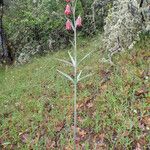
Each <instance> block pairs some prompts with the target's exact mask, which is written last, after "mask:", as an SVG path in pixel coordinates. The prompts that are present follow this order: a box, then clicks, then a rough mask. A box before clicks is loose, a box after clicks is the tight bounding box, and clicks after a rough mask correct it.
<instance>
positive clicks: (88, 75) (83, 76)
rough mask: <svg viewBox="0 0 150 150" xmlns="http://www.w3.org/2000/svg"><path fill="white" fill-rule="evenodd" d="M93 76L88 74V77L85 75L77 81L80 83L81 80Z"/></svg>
mask: <svg viewBox="0 0 150 150" xmlns="http://www.w3.org/2000/svg"><path fill="white" fill-rule="evenodd" d="M92 75H93V74H88V75H86V76H83V77H82V78H80V79H79V81H81V80H83V79H86V78H88V77H90V76H92Z"/></svg>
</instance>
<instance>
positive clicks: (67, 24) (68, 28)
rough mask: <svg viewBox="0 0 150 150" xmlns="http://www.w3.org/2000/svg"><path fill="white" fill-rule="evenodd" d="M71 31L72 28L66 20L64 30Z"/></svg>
mask: <svg viewBox="0 0 150 150" xmlns="http://www.w3.org/2000/svg"><path fill="white" fill-rule="evenodd" d="M71 29H72V26H71V21H70V20H69V19H68V20H67V22H66V30H68V31H69V30H71Z"/></svg>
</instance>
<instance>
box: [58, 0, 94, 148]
mask: <svg viewBox="0 0 150 150" xmlns="http://www.w3.org/2000/svg"><path fill="white" fill-rule="evenodd" d="M65 1H66V2H67V5H66V8H65V11H64V13H65V15H66V18H67V21H66V30H68V31H70V30H73V33H74V40H73V42H72V45H73V47H74V51H73V55H72V54H71V53H70V52H68V54H69V57H70V59H71V62H70V61H66V60H63V59H58V60H59V61H61V62H64V63H66V64H67V65H70V66H71V67H73V70H74V75H73V77H71V76H69V75H68V74H66V73H64V72H62V71H60V70H57V71H58V72H59V73H60V74H62V75H63V76H65V77H66V78H67V79H68V80H70V81H71V82H72V83H73V85H74V149H76V139H77V137H76V134H77V85H78V82H79V81H81V80H83V79H85V78H86V77H88V76H90V75H91V74H88V75H86V76H83V77H81V74H82V70H80V71H79V72H77V70H78V66H79V64H80V63H81V62H82V61H83V60H84V59H85V58H87V57H88V56H89V55H90V54H91V52H90V53H88V54H86V55H85V56H84V57H83V58H82V59H81V60H79V61H78V60H77V28H79V27H82V18H81V16H80V15H79V16H78V17H77V18H76V4H77V0H65ZM70 15H72V16H73V21H72V20H71V19H70V18H69V17H70Z"/></svg>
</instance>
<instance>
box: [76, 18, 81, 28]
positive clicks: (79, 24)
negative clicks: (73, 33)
mask: <svg viewBox="0 0 150 150" xmlns="http://www.w3.org/2000/svg"><path fill="white" fill-rule="evenodd" d="M76 26H77V27H81V26H82V19H81V17H80V16H78V18H77V20H76Z"/></svg>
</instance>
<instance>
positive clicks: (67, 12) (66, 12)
mask: <svg viewBox="0 0 150 150" xmlns="http://www.w3.org/2000/svg"><path fill="white" fill-rule="evenodd" d="M65 14H66V15H70V14H71V7H70V5H69V4H67V5H66V9H65Z"/></svg>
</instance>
